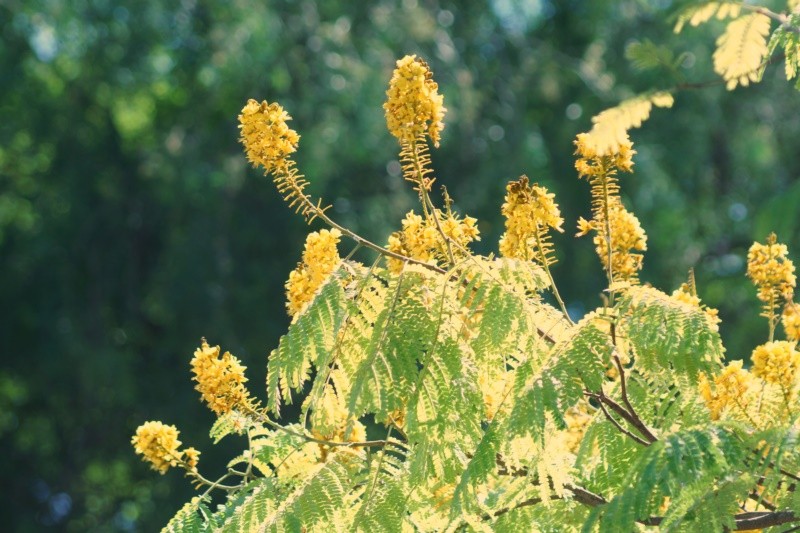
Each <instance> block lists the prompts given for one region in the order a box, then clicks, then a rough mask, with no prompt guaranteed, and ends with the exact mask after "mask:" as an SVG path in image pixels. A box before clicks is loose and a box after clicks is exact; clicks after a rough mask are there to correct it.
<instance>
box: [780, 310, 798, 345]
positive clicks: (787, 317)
mask: <svg viewBox="0 0 800 533" xmlns="http://www.w3.org/2000/svg"><path fill="white" fill-rule="evenodd" d="M781 321H782V323H783V331H784V332H785V333H786V338H787V339H789V340H790V341H792V342H798V341H800V305H798V304H796V303H795V302H789V303H787V304H786V307H784V309H783V315H782V316H781Z"/></svg>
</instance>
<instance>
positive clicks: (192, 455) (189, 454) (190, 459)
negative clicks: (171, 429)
mask: <svg viewBox="0 0 800 533" xmlns="http://www.w3.org/2000/svg"><path fill="white" fill-rule="evenodd" d="M183 454H184V461H185V462H186V465H187V466H188V467H189V469H190V470H197V463H199V462H200V452H199V451H198V450H196V449H194V448H186V449H185V450H183Z"/></svg>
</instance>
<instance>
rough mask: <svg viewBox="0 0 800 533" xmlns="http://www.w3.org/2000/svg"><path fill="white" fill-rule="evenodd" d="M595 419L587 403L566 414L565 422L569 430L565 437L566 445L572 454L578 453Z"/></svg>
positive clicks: (571, 409) (571, 408) (566, 431)
mask: <svg viewBox="0 0 800 533" xmlns="http://www.w3.org/2000/svg"><path fill="white" fill-rule="evenodd" d="M593 417H594V416H593V415H592V413H591V412H590V411H589V406H588V405H586V403H585V402H581V403H579V404H576V405H575V406H573V407H570V408H569V409H567V412H566V413H564V421H565V422H566V423H567V429H566V430H565V432H564V436H563V439H564V445H565V446H566V447H567V449H569V451H571V452H572V453H578V449H579V448H580V446H581V442H582V441H583V436H584V435H585V434H586V430H587V429H588V427H589V424H590V423H591V421H592V418H593Z"/></svg>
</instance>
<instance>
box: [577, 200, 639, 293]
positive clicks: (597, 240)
mask: <svg viewBox="0 0 800 533" xmlns="http://www.w3.org/2000/svg"><path fill="white" fill-rule="evenodd" d="M608 217H609V226H610V227H611V272H612V274H613V278H614V281H635V280H636V278H637V276H638V273H639V270H641V269H642V261H643V259H644V256H643V255H642V254H640V253H636V252H643V251H646V250H647V235H646V234H645V232H644V230H643V229H642V226H641V224H640V223H639V219H638V218H636V215H634V214H633V213H631V212H630V211H628V210H627V209H625V206H623V205H622V202H621V201H620V199H619V197H617V196H612V197H610V198H609V206H608ZM591 230H594V231H595V236H594V238H593V240H592V242H594V245H595V251H596V252H597V256H598V257H599V258H600V262H601V263H602V264H604V265H607V264H608V243H607V241H606V237H605V235H606V231H607V229H606V223H605V220H604V215H603V216H601V218H600V219H597V218H595V219H593V220H590V221H587V220H585V219H583V218H581V219H579V220H578V233H577V236H578V237H580V236H582V235H585V234H586V233H588V232H589V231H591Z"/></svg>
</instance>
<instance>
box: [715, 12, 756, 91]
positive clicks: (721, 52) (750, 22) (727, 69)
mask: <svg viewBox="0 0 800 533" xmlns="http://www.w3.org/2000/svg"><path fill="white" fill-rule="evenodd" d="M769 30H770V20H769V17H767V16H766V15H762V14H760V13H752V14H750V15H745V16H743V17H739V18H738V19H736V20H734V21H733V22H731V23H730V24H728V27H727V28H726V29H725V33H723V34H722V35H721V36H720V37H719V39H717V50H716V52H714V71H715V72H716V73H717V74H719V75H720V76H722V78H723V79H724V80H725V81H726V82H727V84H726V87H727V89H728V90H732V89H735V88H736V86H737V85H743V86H747V85H749V84H750V82H751V81H755V82H757V81H759V79H760V77H761V76H760V67H761V63H762V62H763V60H764V57H766V55H767V53H768V48H767V35H768V34H769Z"/></svg>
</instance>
